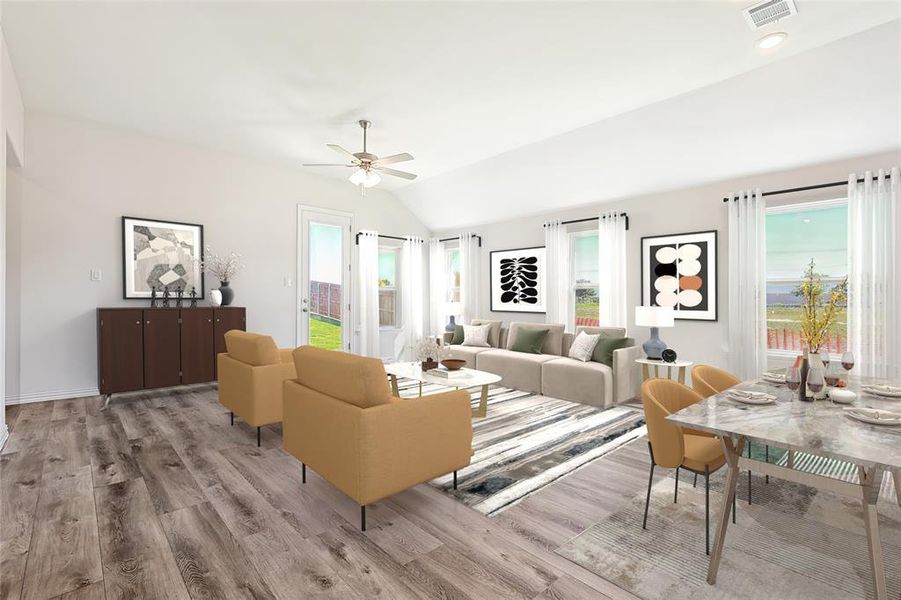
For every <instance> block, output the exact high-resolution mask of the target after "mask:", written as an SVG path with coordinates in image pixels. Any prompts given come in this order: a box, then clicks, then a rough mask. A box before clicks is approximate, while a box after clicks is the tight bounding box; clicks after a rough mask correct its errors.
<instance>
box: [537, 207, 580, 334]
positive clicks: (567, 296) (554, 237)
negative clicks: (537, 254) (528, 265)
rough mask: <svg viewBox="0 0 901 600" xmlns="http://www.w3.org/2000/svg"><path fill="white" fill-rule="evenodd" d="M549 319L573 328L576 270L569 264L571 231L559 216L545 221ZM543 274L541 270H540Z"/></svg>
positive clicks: (546, 292)
mask: <svg viewBox="0 0 901 600" xmlns="http://www.w3.org/2000/svg"><path fill="white" fill-rule="evenodd" d="M544 247H545V256H546V263H545V269H544V271H545V277H544V288H545V299H546V300H545V301H546V306H547V314H546V315H545V322H546V323H562V324H563V325H564V326H565V327H566V329H567V330H569V331H572V329H573V324H574V323H575V320H574V319H573V315H572V304H573V298H572V297H571V296H572V289H573V288H572V272H571V270H570V265H569V235H568V234H567V232H566V225H564V224H563V223H561V222H560V221H558V220H553V221H548V222H546V223H545V224H544ZM539 276H540V274H539Z"/></svg>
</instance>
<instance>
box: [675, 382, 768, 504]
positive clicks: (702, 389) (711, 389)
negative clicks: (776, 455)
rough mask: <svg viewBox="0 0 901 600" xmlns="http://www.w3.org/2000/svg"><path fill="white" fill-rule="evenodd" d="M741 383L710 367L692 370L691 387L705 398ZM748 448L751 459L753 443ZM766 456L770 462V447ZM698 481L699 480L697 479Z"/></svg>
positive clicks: (749, 478) (749, 492)
mask: <svg viewBox="0 0 901 600" xmlns="http://www.w3.org/2000/svg"><path fill="white" fill-rule="evenodd" d="M739 383H741V379H739V378H738V377H736V376H735V375H733V374H732V373H730V372H729V371H724V370H722V369H718V368H716V367H711V366H710V365H695V366H694V367H692V369H691V387H693V388H694V390H695V391H696V392H697V393H699V394H701V395H702V396H703V397H705V398H709V397H710V396H713V395H714V394H719V393H720V392H725V391H726V390H728V389H729V388H731V387H733V386H736V385H738V384H739ZM746 446H747V447H748V458H751V442H750V440H749V441H748V443H747V444H746ZM764 454H765V455H766V462H770V447H769V445H767V446H764ZM764 479H765V481H766V483H769V482H770V476H769V475H766V476H765V477H764ZM695 480H697V478H695ZM748 504H751V470H750V469H748Z"/></svg>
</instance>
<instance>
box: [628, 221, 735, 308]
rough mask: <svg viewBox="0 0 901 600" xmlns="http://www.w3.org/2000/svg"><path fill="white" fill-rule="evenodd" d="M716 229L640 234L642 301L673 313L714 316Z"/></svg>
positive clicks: (643, 303) (715, 300)
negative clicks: (665, 308) (669, 233)
mask: <svg viewBox="0 0 901 600" xmlns="http://www.w3.org/2000/svg"><path fill="white" fill-rule="evenodd" d="M716 274H717V266H716V231H695V232H691V233H679V234H674V235H661V236H653V237H643V238H641V304H642V305H643V306H671V307H672V308H673V310H674V311H675V317H676V318H677V319H682V320H690V321H716V320H717V314H716V313H717V294H716V290H717V287H716V286H717V281H716Z"/></svg>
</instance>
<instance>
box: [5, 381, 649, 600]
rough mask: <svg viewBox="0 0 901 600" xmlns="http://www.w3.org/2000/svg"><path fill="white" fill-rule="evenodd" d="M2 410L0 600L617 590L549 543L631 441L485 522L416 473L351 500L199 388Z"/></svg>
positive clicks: (626, 491)
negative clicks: (379, 492) (409, 484)
mask: <svg viewBox="0 0 901 600" xmlns="http://www.w3.org/2000/svg"><path fill="white" fill-rule="evenodd" d="M101 406H102V400H101V399H100V398H82V399H74V400H60V401H56V402H42V403H34V404H24V405H18V406H11V407H8V408H7V414H6V416H7V422H8V424H9V427H10V431H11V436H10V438H9V440H8V441H7V443H6V446H5V447H4V448H3V451H2V453H0V500H2V503H0V599H8V598H13V599H17V598H23V599H26V600H41V599H46V598H65V599H69V600H71V599H93V598H108V599H112V598H129V599H134V598H154V599H155V598H175V599H181V598H284V599H288V598H291V599H296V598H342V599H354V598H390V599H395V598H446V599H457V598H511V599H517V598H519V599H533V598H534V599H562V598H598V599H604V598H612V599H615V600H619V599H633V598H634V596H632V595H631V594H629V593H627V592H624V591H622V590H620V589H619V588H617V587H615V586H614V585H613V584H611V583H609V582H607V581H606V580H604V579H602V578H600V577H598V576H596V575H594V574H592V573H590V572H588V571H586V570H584V569H582V568H580V567H578V566H576V565H575V564H573V563H570V562H569V561H567V560H565V559H563V558H561V557H559V556H557V555H555V554H553V552H552V550H553V549H554V548H556V547H557V546H559V545H560V544H562V543H563V542H565V541H566V540H567V539H569V538H570V537H572V536H573V535H576V534H577V533H579V532H580V531H582V530H583V529H585V528H587V527H588V526H590V525H591V524H592V523H594V522H595V521H597V520H599V519H601V518H603V517H604V516H605V515H606V514H609V513H610V512H612V511H614V510H616V508H617V507H618V506H619V505H620V504H621V503H622V502H623V497H624V496H625V497H629V496H631V495H632V494H634V492H635V490H641V489H643V487H644V486H645V485H646V483H647V480H646V479H645V478H646V477H647V465H648V459H647V451H646V449H645V446H644V444H645V442H644V440H643V439H641V440H637V441H636V442H635V443H632V444H630V445H629V446H627V447H625V448H623V449H621V450H619V451H617V452H616V453H615V454H613V455H609V456H607V457H605V458H604V459H602V460H599V461H595V462H594V463H591V464H589V465H588V466H587V467H585V468H583V469H582V470H580V471H578V472H576V473H574V474H572V475H571V476H569V477H567V478H564V479H561V480H559V481H557V482H555V483H554V484H552V485H551V486H549V487H548V488H546V489H544V490H542V491H541V492H539V493H537V494H535V495H533V496H532V497H530V498H528V499H526V500H525V501H523V502H522V503H521V504H519V505H517V506H515V507H513V508H511V509H509V510H507V511H505V512H503V513H501V514H500V515H499V516H497V517H494V518H487V517H485V516H483V515H481V514H479V513H478V512H476V511H474V510H471V509H469V508H467V507H466V506H464V505H463V504H461V503H459V502H457V501H455V500H453V499H452V498H450V497H448V496H446V495H445V494H443V493H442V492H440V491H438V490H436V489H434V488H432V487H430V486H428V485H420V486H417V487H416V488H414V489H411V490H408V491H406V492H404V493H401V494H398V495H396V496H394V497H392V498H390V499H388V500H386V501H384V502H380V503H378V504H376V505H373V506H371V507H369V508H368V509H367V531H366V532H365V533H363V532H360V530H359V523H358V519H359V508H358V507H357V505H356V504H355V503H354V502H353V501H352V500H350V499H348V498H347V497H346V496H344V495H343V494H342V493H341V492H339V491H338V490H337V489H335V488H334V487H332V486H331V485H330V484H328V483H327V482H326V481H324V480H323V479H321V478H320V477H318V476H317V475H316V474H315V473H313V472H312V471H310V470H308V472H307V473H308V476H307V483H306V484H305V485H302V484H301V476H300V464H299V463H298V462H297V461H296V460H295V459H294V458H293V457H291V456H290V455H288V454H286V453H285V452H284V451H282V450H281V431H280V429H279V428H278V427H267V428H264V429H263V446H262V448H257V447H256V436H255V432H254V431H253V430H252V429H251V428H250V427H248V426H247V425H246V424H244V423H241V422H240V421H239V420H238V419H236V424H235V426H234V427H230V426H229V424H228V412H227V411H226V410H225V409H224V408H223V407H222V406H220V405H219V403H218V402H217V401H216V390H215V388H214V387H199V388H183V389H179V390H176V391H168V392H156V393H154V394H142V395H132V396H129V397H122V398H118V399H117V398H114V400H113V403H112V405H111V407H110V409H109V410H106V411H101V410H100V407H101Z"/></svg>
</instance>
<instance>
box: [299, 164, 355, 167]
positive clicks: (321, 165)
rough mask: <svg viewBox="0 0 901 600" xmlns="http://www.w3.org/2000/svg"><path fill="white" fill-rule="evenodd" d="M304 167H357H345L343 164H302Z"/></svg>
mask: <svg viewBox="0 0 901 600" xmlns="http://www.w3.org/2000/svg"><path fill="white" fill-rule="evenodd" d="M303 166H304V167H356V166H357V165H345V164H343V163H340V164H339V163H303Z"/></svg>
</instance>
